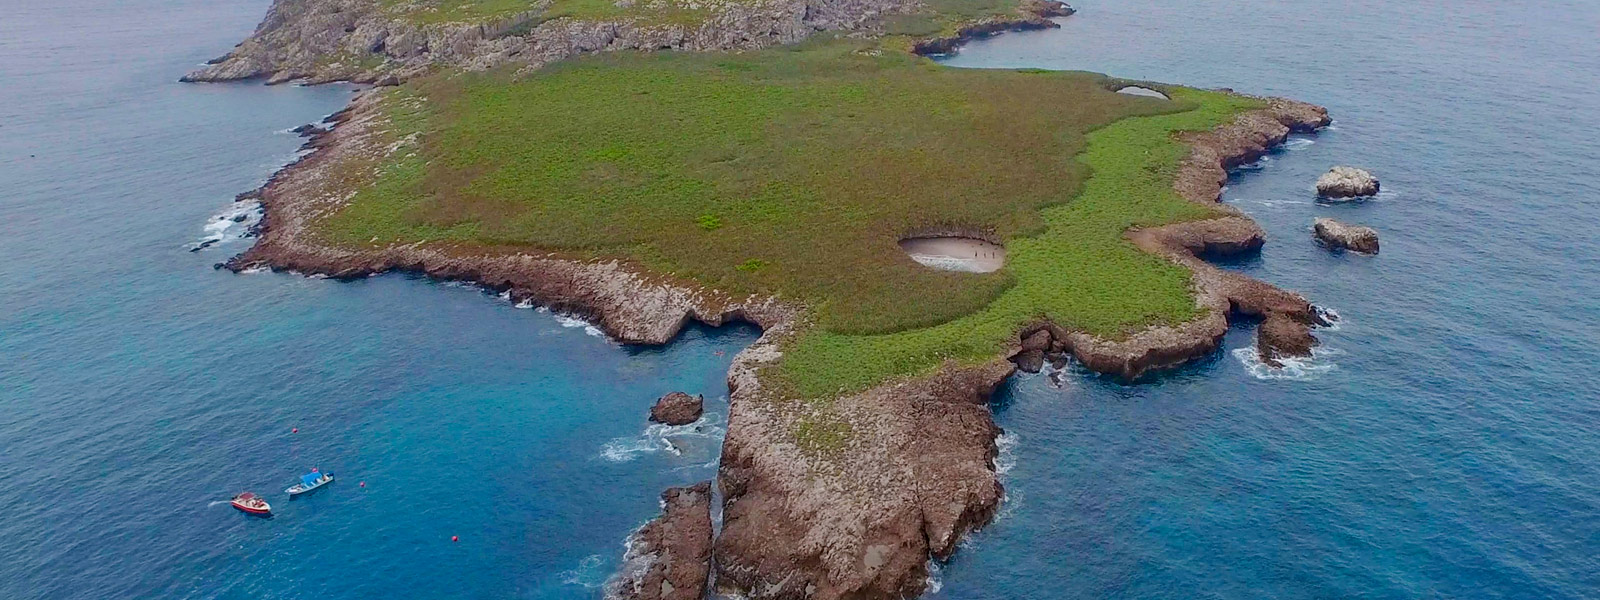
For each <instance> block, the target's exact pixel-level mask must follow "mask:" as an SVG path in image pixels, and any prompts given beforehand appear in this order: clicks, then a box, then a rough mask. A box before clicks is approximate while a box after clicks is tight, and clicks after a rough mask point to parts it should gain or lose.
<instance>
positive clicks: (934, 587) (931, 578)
mask: <svg viewBox="0 0 1600 600" xmlns="http://www.w3.org/2000/svg"><path fill="white" fill-rule="evenodd" d="M941 569H942V567H941V566H940V565H939V561H937V560H933V559H931V558H930V559H928V590H927V592H926V593H929V594H937V593H939V590H942V589H944V581H943V580H942V579H941V578H940V577H939V572H940V570H941Z"/></svg>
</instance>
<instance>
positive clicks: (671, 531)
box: [606, 481, 711, 600]
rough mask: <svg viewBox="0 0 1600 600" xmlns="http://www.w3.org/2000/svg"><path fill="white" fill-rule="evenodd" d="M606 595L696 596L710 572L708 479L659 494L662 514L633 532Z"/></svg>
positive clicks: (650, 599)
mask: <svg viewBox="0 0 1600 600" xmlns="http://www.w3.org/2000/svg"><path fill="white" fill-rule="evenodd" d="M622 560H623V564H622V570H621V571H620V572H618V573H617V576H616V578H614V579H612V580H611V582H609V583H608V584H607V586H606V587H607V589H606V598H608V599H610V598H619V599H627V600H634V599H638V600H699V598H701V597H703V596H704V595H705V592H706V581H707V580H708V579H709V578H710V574H711V482H709V481H702V482H700V483H698V484H695V485H694V486H692V487H675V488H669V489H667V491H665V492H662V493H661V516H659V517H656V518H655V519H653V520H651V521H650V522H649V523H646V524H645V525H644V527H641V528H639V531H637V532H635V533H634V535H633V538H632V539H630V540H629V544H628V553H627V554H626V555H625V556H623V559H622Z"/></svg>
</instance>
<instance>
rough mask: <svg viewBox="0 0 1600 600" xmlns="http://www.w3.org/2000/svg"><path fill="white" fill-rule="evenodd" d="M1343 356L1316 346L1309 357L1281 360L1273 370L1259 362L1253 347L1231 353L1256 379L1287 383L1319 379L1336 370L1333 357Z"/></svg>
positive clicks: (1258, 354)
mask: <svg viewBox="0 0 1600 600" xmlns="http://www.w3.org/2000/svg"><path fill="white" fill-rule="evenodd" d="M1341 354H1344V352H1343V351H1342V350H1336V349H1333V348H1326V347H1322V346H1318V347H1316V348H1312V349H1311V356H1310V357H1302V358H1283V359H1279V360H1278V363H1279V364H1282V365H1283V366H1281V367H1276V368H1274V367H1273V366H1271V365H1268V364H1267V363H1264V362H1261V353H1260V352H1259V351H1257V350H1256V347H1255V346H1249V347H1245V348H1239V349H1238V350H1234V351H1233V357H1234V358H1236V359H1238V360H1239V364H1242V365H1244V368H1245V370H1247V371H1249V372H1250V375H1252V376H1254V377H1255V378H1256V379H1281V380H1288V381H1310V380H1313V379H1316V378H1318V377H1321V376H1322V375H1323V374H1324V373H1327V372H1329V371H1332V370H1334V369H1336V368H1338V366H1339V365H1338V364H1335V363H1334V362H1333V361H1332V360H1330V359H1332V358H1333V357H1335V356H1339V355H1341Z"/></svg>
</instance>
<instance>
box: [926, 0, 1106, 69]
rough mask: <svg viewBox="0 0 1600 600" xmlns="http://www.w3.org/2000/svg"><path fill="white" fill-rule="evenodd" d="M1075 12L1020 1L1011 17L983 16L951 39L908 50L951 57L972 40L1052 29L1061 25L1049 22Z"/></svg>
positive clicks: (1045, 1) (1037, 0) (1047, 0)
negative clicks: (1012, 32)
mask: <svg viewBox="0 0 1600 600" xmlns="http://www.w3.org/2000/svg"><path fill="white" fill-rule="evenodd" d="M1076 12H1077V10H1075V9H1073V8H1072V7H1071V6H1068V5H1067V4H1066V3H1065V2H1058V1H1057V0H1023V2H1022V5H1021V6H1018V7H1017V10H1016V12H1015V13H1013V14H1012V15H1011V16H1003V17H986V18H984V19H980V20H978V21H977V22H974V23H970V24H967V25H964V26H962V27H961V28H959V29H957V30H956V34H955V35H954V36H950V37H940V38H933V39H929V40H923V41H920V42H917V43H916V44H915V45H913V46H912V47H911V51H912V52H914V53H917V54H920V55H923V56H936V55H941V54H951V53H953V52H955V51H956V50H957V49H959V48H961V46H964V45H966V43H967V42H970V41H972V40H979V39H983V38H987V37H993V36H995V35H999V34H1001V33H1005V32H1007V31H1037V30H1040V29H1055V28H1058V27H1061V25H1060V24H1058V23H1056V22H1055V21H1052V20H1051V19H1053V18H1057V17H1069V16H1072V15H1073V13H1076Z"/></svg>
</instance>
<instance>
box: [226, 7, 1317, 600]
mask: <svg viewBox="0 0 1600 600" xmlns="http://www.w3.org/2000/svg"><path fill="white" fill-rule="evenodd" d="M298 3H299V0H280V1H279V4H282V5H298ZM301 8H304V7H301ZM275 10H276V7H275ZM281 17H282V15H278V16H277V17H274V16H269V19H268V20H269V21H273V19H274V18H281ZM1052 25H1053V23H1052ZM277 26H278V27H281V26H282V25H281V24H279V25H277ZM262 27H263V29H271V28H269V27H268V23H263V26H262ZM259 34H260V30H258V35H259ZM985 35H987V34H985ZM242 47H243V46H241V48H242ZM236 52H237V51H236ZM224 63H226V61H224ZM238 73H243V71H239V72H238ZM262 73H263V72H257V73H255V75H253V76H259V75H261V74H262ZM274 73H276V74H275V75H273V77H279V76H282V75H284V74H286V73H287V74H296V73H292V72H291V71H284V70H279V71H274ZM236 74H237V73H236ZM327 74H334V73H333V72H329V73H327ZM297 75H298V77H294V78H300V77H308V76H311V75H306V74H303V73H301V74H297ZM325 75H326V74H325ZM196 80H199V79H196ZM380 93H381V92H378V91H367V92H363V93H361V94H359V95H358V96H357V97H356V98H355V99H354V100H353V101H352V103H351V105H350V107H349V108H347V109H345V110H343V111H341V112H340V113H338V114H337V115H336V116H335V117H334V118H333V119H332V121H333V122H334V123H335V126H334V127H333V128H332V129H331V130H327V131H312V132H311V133H312V135H313V137H312V141H311V145H312V147H314V148H315V149H316V150H315V152H313V153H311V154H309V155H307V156H306V157H304V158H302V159H300V160H299V161H296V162H295V163H293V164H291V165H289V166H288V167H286V168H284V169H283V170H282V171H280V172H278V173H277V174H275V175H274V176H273V177H272V178H271V179H270V180H269V181H268V182H267V184H266V185H264V186H263V187H262V188H260V189H259V190H257V191H256V192H254V193H253V195H254V196H256V197H257V198H258V199H259V200H260V202H261V204H262V206H263V209H264V213H265V216H264V217H263V219H262V222H261V224H260V236H261V237H260V239H259V240H258V243H257V244H256V245H255V246H254V247H252V248H251V249H250V250H248V251H246V252H245V253H243V254H241V255H239V256H237V257H234V258H233V259H231V260H229V261H228V262H227V263H225V264H224V265H223V266H225V267H226V268H229V269H231V270H234V271H242V270H247V269H256V268H262V267H266V268H271V269H275V270H290V271H296V272H300V273H305V274H320V275H327V276H330V277H334V278H345V279H348V278H356V277H364V276H367V275H371V274H376V273H382V272H387V271H409V272H417V273H422V274H425V275H428V276H430V277H435V278H439V279H446V280H461V281H471V282H475V283H477V284H480V285H482V286H484V287H486V288H489V289H492V290H496V291H503V292H507V293H509V295H510V297H511V298H512V299H513V300H515V301H518V302H523V301H526V302H532V303H537V304H540V305H543V306H547V307H549V308H551V309H552V310H555V311H558V312H563V313H569V314H574V315H578V316H581V317H583V318H585V319H587V320H589V321H591V322H593V323H594V324H595V325H597V326H598V327H600V328H601V329H603V330H604V331H605V332H606V333H607V334H608V335H610V336H611V337H612V338H614V339H616V340H618V341H621V342H624V343H633V344H665V343H668V342H670V341H671V340H672V339H673V338H674V337H675V336H676V335H677V334H678V332H679V331H681V330H682V328H683V327H684V326H685V325H687V324H688V323H690V322H691V321H698V322H702V323H705V324H708V325H711V326H718V325H723V324H726V323H729V322H733V321H743V322H748V323H752V324H754V325H756V326H758V327H760V328H761V329H762V336H761V338H760V339H758V340H757V341H756V342H755V343H754V344H752V345H751V346H750V347H748V348H746V349H745V350H744V351H742V352H741V353H740V354H739V355H738V356H736V357H735V359H734V362H733V365H732V367H731V368H730V371H729V375H728V384H729V387H730V390H731V394H730V409H729V418H728V433H727V437H726V439H725V440H724V445H723V451H722V461H721V467H720V470H719V473H718V480H717V483H718V487H719V489H720V490H721V491H722V494H723V499H722V511H723V521H722V527H721V530H720V532H719V533H718V534H717V535H716V537H715V541H714V553H713V556H714V559H713V561H712V564H713V568H714V570H715V581H716V582H717V586H718V587H719V588H720V589H723V590H725V591H730V592H736V593H740V594H742V595H744V596H746V597H750V598H778V599H789V598H824V599H826V598H882V599H887V598H900V597H910V596H916V595H918V594H920V593H922V592H923V591H924V587H925V586H926V581H927V574H928V572H927V565H928V561H929V560H930V559H944V558H947V557H949V556H950V555H951V554H952V553H953V552H954V551H955V548H956V546H957V543H958V542H959V541H960V540H961V539H962V537H963V536H965V535H966V534H967V533H969V532H971V531H973V530H975V529H977V528H979V527H982V526H983V525H985V524H987V523H988V522H989V521H990V520H992V519H993V517H994V515H995V513H996V511H997V510H998V507H999V504H1000V501H1001V499H1002V498H1003V495H1004V493H1003V489H1002V487H1001V485H1000V482H999V480H998V477H997V474H996V472H995V464H994V460H995V457H996V456H997V454H998V448H997V446H996V438H997V437H998V436H999V435H1000V433H1001V430H1000V429H999V428H998V427H997V426H995V424H994V422H993V420H992V418H991V414H990V412H989V408H988V402H989V399H990V396H991V395H992V394H993V392H994V390H995V389H996V388H997V387H998V386H999V385H1000V384H1001V383H1003V382H1004V381H1005V380H1006V379H1007V378H1008V377H1010V376H1011V374H1012V373H1013V372H1014V371H1015V370H1016V365H1015V364H1014V363H1013V362H1012V361H1013V360H1016V359H1018V358H1019V357H1021V356H1023V355H1028V356H1030V357H1031V356H1032V354H1031V353H1032V352H1035V351H1037V352H1039V353H1040V354H1044V353H1067V354H1071V355H1072V356H1074V357H1075V358H1077V359H1078V360H1079V361H1080V362H1081V363H1082V364H1083V365H1085V366H1086V367H1087V368H1089V369H1091V370H1093V371H1096V372H1100V373H1106V374H1111V375H1116V376H1120V377H1124V378H1128V379H1133V378H1136V377H1138V376H1140V375H1142V374H1144V373H1146V372H1148V371H1150V370H1153V369H1162V368H1170V367H1173V366H1176V365H1180V364H1182V363H1184V362H1187V361H1190V360H1193V359H1196V358H1199V357H1203V356H1206V355H1209V354H1211V353H1213V352H1214V351H1215V350H1216V349H1217V347H1218V345H1219V344H1220V340H1221V338H1222V336H1223V335H1224V334H1225V333H1226V330H1227V327H1228V318H1229V316H1230V315H1235V314H1244V315H1251V316H1257V317H1261V318H1264V319H1265V322H1264V323H1263V326H1262V328H1261V339H1260V342H1259V344H1260V346H1261V349H1262V356H1263V358H1264V360H1267V361H1274V360H1276V357H1279V356H1289V355H1296V354H1304V353H1305V352H1309V347H1310V346H1309V344H1310V343H1314V339H1312V338H1311V336H1310V332H1309V331H1310V327H1312V326H1314V325H1316V324H1318V323H1320V322H1321V321H1320V319H1321V317H1320V316H1319V314H1318V311H1317V310H1316V309H1315V308H1314V307H1313V306H1312V305H1311V304H1310V303H1309V302H1307V301H1306V300H1305V299H1303V298H1301V297H1300V296H1298V295H1295V294H1292V293H1289V292H1286V291H1283V290H1280V289H1278V288H1276V287H1273V286H1271V285H1268V284H1266V283H1263V282H1259V281H1256V280H1253V279H1250V278H1248V277H1245V276H1242V275H1238V274H1235V273H1230V272H1226V271H1222V270H1220V269H1217V268H1216V267H1213V266H1211V265H1210V264H1208V263H1206V262H1204V261H1203V260H1202V259H1201V258H1200V256H1201V255H1207V254H1228V253H1237V252H1244V251H1250V250H1253V249H1255V248H1258V247H1260V245H1261V244H1262V242H1263V240H1264V234H1263V233H1262V231H1261V229H1260V228H1259V227H1258V226H1257V225H1256V224H1255V223H1254V222H1253V221H1251V220H1250V219H1249V218H1248V217H1246V216H1244V215H1243V214H1241V213H1239V212H1238V211H1236V210H1233V209H1231V208H1229V207H1226V206H1222V205H1220V204H1218V203H1217V200H1218V198H1219V196H1220V191H1221V187H1222V185H1223V183H1224V182H1225V181H1226V178H1227V169H1228V168H1230V167H1233V166H1237V165H1238V164H1242V163H1244V162H1248V161H1250V160H1254V159H1255V158H1257V157H1259V156H1260V155H1261V154H1263V153H1265V152H1266V151H1267V150H1268V149H1269V148H1270V147H1272V146H1274V145H1276V144H1279V143H1282V142H1283V141H1284V140H1285V139H1286V137H1287V136H1288V134H1289V133H1290V132H1297V131H1311V130H1314V129H1316V128H1317V127H1320V126H1322V125H1325V124H1327V114H1326V111H1324V110H1323V109H1321V108H1319V107H1315V106H1312V105H1309V104H1304V103H1299V102H1293V101H1288V100H1280V99H1271V100H1268V101H1267V107H1266V108H1263V109H1260V110H1255V111H1251V112H1248V113H1245V114H1242V115H1240V116H1239V117H1238V118H1236V119H1235V120H1234V121H1233V122H1232V123H1230V124H1228V125H1224V126H1222V127H1219V128H1217V129H1215V130H1213V131H1210V132H1204V133H1195V134H1190V135H1189V136H1187V137H1186V139H1185V141H1186V142H1188V143H1189V144H1190V146H1191V152H1190V156H1189V157H1188V159H1187V160H1185V162H1184V163H1183V165H1182V166H1181V169H1180V172H1179V175H1178V177H1177V179H1176V181H1175V182H1174V185H1175V188H1176V189H1177V191H1178V192H1179V193H1180V195H1181V196H1182V197H1184V198H1186V199H1188V200H1190V201H1193V202H1200V203H1206V204H1207V205H1208V206H1213V207H1216V208H1218V209H1219V210H1221V211H1223V212H1224V213H1226V214H1225V216H1222V217H1218V218H1213V219H1207V220H1202V221H1194V222H1188V223H1180V224H1174V225H1168V226H1164V227H1158V228H1150V229H1143V230H1135V231H1130V232H1128V234H1127V235H1128V238H1129V239H1130V240H1131V241H1132V242H1133V243H1134V244H1136V245H1138V246H1139V247H1140V248H1142V249H1144V250H1146V251H1149V252H1152V253H1155V254H1158V255H1160V256H1163V257H1166V258H1167V259H1169V260H1172V261H1174V262H1176V263H1178V264H1181V265H1183V266H1185V267H1187V268H1189V269H1190V270H1191V271H1192V272H1193V273H1194V282H1195V289H1196V300H1195V301H1196V304H1197V306H1199V307H1200V308H1202V309H1203V316H1202V317H1200V318H1199V319H1196V320H1195V321H1192V322H1189V323H1186V324H1182V325H1179V326H1176V327H1152V328H1149V329H1146V330H1145V331H1142V332H1139V333H1136V334H1134V335H1132V336H1130V337H1129V338H1127V339H1124V340H1107V339H1100V338H1095V337H1093V336H1090V335H1087V334H1085V333H1082V332H1077V331H1072V330H1067V329H1064V328H1062V327H1060V326H1058V325H1056V324H1053V323H1048V322H1039V323H1035V324H1032V325H1029V326H1027V327H1024V328H1022V329H1021V330H1020V331H1019V337H1018V338H1017V342H1016V344H1015V345H1014V346H1013V347H1012V348H1011V349H1010V350H1009V351H1007V352H1005V353H1001V354H999V355H997V356H995V357H994V358H993V359H992V360H990V361H988V362H986V363H983V364H980V365H961V364H957V363H955V362H953V361H951V362H947V363H945V364H944V365H942V366H940V367H939V368H937V369H936V370H935V371H934V372H933V373H930V374H926V375H921V376H915V377H905V378H900V379H896V380H893V381H888V382H884V383H882V384H880V385H878V386H876V387H873V388H871V389H868V390H866V391H862V392H859V393H854V394H849V395H845V396H843V397H839V398H832V399H830V400H829V401H828V402H802V401H793V400H789V399H785V398H782V397H781V396H780V395H779V393H778V392H777V391H775V390H772V389H769V388H767V387H764V386H763V385H762V383H763V382H762V378H761V373H762V369H763V367H765V366H768V365H771V364H773V363H774V362H775V361H777V360H778V359H779V358H780V357H781V355H782V348H783V346H784V343H785V342H787V341H788V340H790V339H791V337H792V336H793V335H794V334H795V332H797V331H799V330H801V329H803V328H804V325H806V323H807V321H806V320H807V312H806V308H805V307H804V306H801V305H798V304H795V303H793V302H788V301H783V300H779V299H776V298H770V297H761V296H745V297H736V296H731V295H728V294H725V293H722V292H719V291H717V290H712V289H707V288H705V287H703V286H700V285H697V284H695V283H693V282H690V281H685V280H681V279H674V278H672V277H668V276H664V275H661V274H654V273H649V272H647V271H645V270H643V269H640V268H638V267H636V266H634V265H631V264H628V263H625V262H622V261H616V260H580V259H576V258H573V257H568V256H562V255H560V254H557V253H529V252H526V251H523V250H521V249H518V248H484V247H470V246H465V245H459V244H450V243H440V242H434V243H417V244H406V245H391V246H380V247H372V248H346V247H338V246H334V245H330V244H324V243H321V242H320V241H319V240H318V239H317V236H316V235H315V234H314V232H313V231H312V230H311V224H312V223H313V222H314V221H315V220H316V219H318V218H320V217H322V216H325V215H327V214H329V213H330V212H332V211H337V210H338V209H339V208H341V207H342V206H343V205H344V204H345V203H347V202H348V201H349V200H350V197H349V194H348V191H349V185H350V179H349V178H350V177H352V176H353V175H352V173H351V171H352V165H356V166H359V167H360V168H358V169H355V171H358V172H359V173H357V174H356V175H354V176H357V177H366V178H371V177H375V175H376V169H377V168H378V165H379V164H380V163H381V162H382V160H383V159H384V158H386V157H388V156H389V155H390V154H392V153H394V152H396V151H397V148H399V144H397V143H395V142H394V141H392V140H388V139H386V138H385V136H384V135H383V125H384V115H383V113H382V111H381V110H379V107H378V103H379V94H380ZM1308 339H1310V340H1311V341H1309V342H1308ZM841 428H842V430H843V431H846V432H847V433H848V435H841V436H835V437H830V435H831V434H830V432H836V431H840V430H841ZM795 432H810V437H809V438H807V439H801V438H800V437H798V436H797V435H796V433H795ZM808 439H809V440H811V441H809V442H808V441H807V440H808ZM817 440H822V441H821V442H818V441H817Z"/></svg>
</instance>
